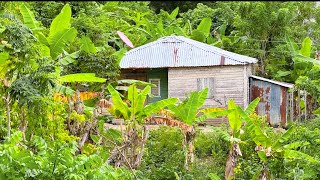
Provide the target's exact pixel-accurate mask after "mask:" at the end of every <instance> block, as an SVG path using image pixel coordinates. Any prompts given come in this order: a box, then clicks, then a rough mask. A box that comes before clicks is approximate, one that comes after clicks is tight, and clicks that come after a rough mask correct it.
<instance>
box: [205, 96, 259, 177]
mask: <svg viewBox="0 0 320 180" xmlns="http://www.w3.org/2000/svg"><path fill="white" fill-rule="evenodd" d="M259 101H260V99H259V98H256V99H255V100H253V101H252V102H251V103H250V104H249V105H248V106H247V107H246V108H245V109H242V108H241V107H240V106H238V105H236V104H235V102H234V100H233V99H231V100H229V101H228V109H226V110H218V111H216V112H210V113H208V114H205V115H204V116H206V117H210V118H215V117H218V116H225V115H226V116H227V117H228V122H229V125H230V132H229V133H226V132H223V131H222V130H221V129H219V128H214V129H215V130H216V131H217V132H219V133H220V134H223V137H224V139H225V140H226V141H228V142H230V149H229V155H228V159H227V162H226V168H225V179H234V178H235V173H234V169H235V167H236V166H237V165H236V163H237V160H238V158H239V156H242V153H241V150H240V146H239V144H240V143H241V139H240V134H241V133H240V132H241V131H242V129H241V127H242V126H243V124H244V122H247V121H250V122H251V119H250V117H249V115H250V114H252V113H253V112H254V110H255V108H256V106H257V105H258V103H259Z"/></svg>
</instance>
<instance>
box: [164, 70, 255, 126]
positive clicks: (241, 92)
mask: <svg viewBox="0 0 320 180" xmlns="http://www.w3.org/2000/svg"><path fill="white" fill-rule="evenodd" d="M251 70H252V68H251V67H250V65H245V66H241V65H240V66H212V67H190V68H169V70H168V96H169V97H178V98H179V99H181V100H182V99H184V98H185V97H186V96H185V95H186V94H189V93H190V92H191V91H197V79H198V78H214V88H215V89H214V91H213V92H214V95H213V96H214V98H208V99H207V100H206V102H205V104H204V106H203V108H206V107H225V106H226V104H227V102H228V100H230V99H234V100H235V102H236V104H238V105H240V106H241V107H244V106H246V105H247V104H248V90H249V82H248V78H249V75H251ZM217 101H219V102H220V103H218V102H217ZM219 123H222V119H221V118H218V119H215V120H208V121H207V124H210V125H217V124H219ZM223 123H225V122H223Z"/></svg>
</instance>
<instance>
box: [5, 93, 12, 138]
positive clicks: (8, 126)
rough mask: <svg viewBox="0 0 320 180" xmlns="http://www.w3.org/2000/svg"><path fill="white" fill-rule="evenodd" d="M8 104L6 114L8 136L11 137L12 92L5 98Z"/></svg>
mask: <svg viewBox="0 0 320 180" xmlns="http://www.w3.org/2000/svg"><path fill="white" fill-rule="evenodd" d="M4 101H5V104H6V115H7V129H8V134H7V136H8V138H9V139H10V137H11V117H10V94H9V93H8V94H7V96H6V97H5V99H4Z"/></svg>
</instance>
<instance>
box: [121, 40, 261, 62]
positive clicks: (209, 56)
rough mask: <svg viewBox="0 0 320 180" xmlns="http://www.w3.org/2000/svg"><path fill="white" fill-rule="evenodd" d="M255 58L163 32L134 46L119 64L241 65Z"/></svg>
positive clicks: (254, 60)
mask: <svg viewBox="0 0 320 180" xmlns="http://www.w3.org/2000/svg"><path fill="white" fill-rule="evenodd" d="M256 62H257V59H255V58H251V57H248V56H244V55H240V54H236V53H233V52H229V51H225V50H223V49H220V48H217V47H215V46H212V45H208V44H204V43H201V42H198V41H195V40H192V39H188V38H185V37H183V36H166V37H163V38H160V39H158V40H156V41H154V42H151V43H148V44H145V45H143V46H140V47H138V48H134V49H132V50H130V51H128V52H127V53H126V55H125V56H124V57H123V58H122V60H121V62H120V67H121V68H163V67H195V66H217V65H245V64H249V63H256Z"/></svg>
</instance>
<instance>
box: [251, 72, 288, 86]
mask: <svg viewBox="0 0 320 180" xmlns="http://www.w3.org/2000/svg"><path fill="white" fill-rule="evenodd" d="M250 77H252V78H255V79H259V80H262V81H266V82H270V83H273V84H277V85H280V86H283V87H287V88H294V84H290V83H286V82H280V81H274V80H271V79H267V78H263V77H260V76H253V75H251V76H250Z"/></svg>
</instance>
